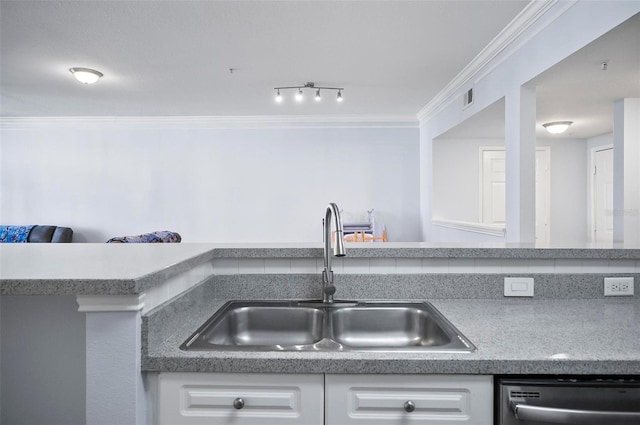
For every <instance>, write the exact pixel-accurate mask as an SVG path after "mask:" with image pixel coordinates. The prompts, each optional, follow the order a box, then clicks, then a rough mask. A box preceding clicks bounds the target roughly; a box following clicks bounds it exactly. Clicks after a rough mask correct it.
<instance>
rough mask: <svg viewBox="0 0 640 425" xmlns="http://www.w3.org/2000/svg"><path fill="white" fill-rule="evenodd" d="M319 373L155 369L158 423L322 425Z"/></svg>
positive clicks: (179, 424)
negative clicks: (171, 371)
mask: <svg viewBox="0 0 640 425" xmlns="http://www.w3.org/2000/svg"><path fill="white" fill-rule="evenodd" d="M323 381H324V379H323V375H287V374H283V375H274V374H236V373H220V374H219V373H161V374H160V376H159V378H158V423H159V425H181V424H184V425H191V424H194V425H195V424H207V425H211V424H234V425H245V424H260V425H286V424H300V425H322V423H323V419H324V418H323V401H324V400H323V398H324V394H323V384H324V383H323Z"/></svg>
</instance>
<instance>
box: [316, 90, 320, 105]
mask: <svg viewBox="0 0 640 425" xmlns="http://www.w3.org/2000/svg"><path fill="white" fill-rule="evenodd" d="M316 102H320V89H318V90H316Z"/></svg>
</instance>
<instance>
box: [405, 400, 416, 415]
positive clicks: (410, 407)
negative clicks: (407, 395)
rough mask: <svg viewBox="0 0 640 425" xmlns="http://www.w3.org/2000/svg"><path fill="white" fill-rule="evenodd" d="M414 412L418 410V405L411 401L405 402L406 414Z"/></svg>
mask: <svg viewBox="0 0 640 425" xmlns="http://www.w3.org/2000/svg"><path fill="white" fill-rule="evenodd" d="M414 410H416V404H415V403H414V402H413V401H411V400H409V401H405V402H404V411H405V412H409V413H411V412H413V411H414Z"/></svg>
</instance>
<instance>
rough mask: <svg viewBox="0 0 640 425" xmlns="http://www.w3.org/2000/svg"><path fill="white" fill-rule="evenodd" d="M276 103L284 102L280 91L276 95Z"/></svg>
mask: <svg viewBox="0 0 640 425" xmlns="http://www.w3.org/2000/svg"><path fill="white" fill-rule="evenodd" d="M276 102H278V103H280V102H282V95H281V94H280V90H278V93H277V94H276Z"/></svg>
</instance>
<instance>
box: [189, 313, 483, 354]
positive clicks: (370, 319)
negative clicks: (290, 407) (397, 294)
mask: <svg viewBox="0 0 640 425" xmlns="http://www.w3.org/2000/svg"><path fill="white" fill-rule="evenodd" d="M180 348H181V349H182V350H187V351H209V350H219V351H331V352H335V351H353V352H358V351H378V352H381V351H382V352H384V351H392V352H398V351H401V352H404V351H406V352H437V353H458V352H472V351H475V346H474V345H473V344H472V343H471V342H470V341H469V340H468V339H467V338H466V337H465V336H464V335H462V333H460V331H458V330H457V329H456V328H455V327H454V326H453V325H452V324H451V323H450V322H449V321H448V320H447V319H446V318H445V317H444V316H443V315H442V314H441V313H440V312H439V311H438V310H436V308H435V307H433V305H431V304H430V303H428V302H384V301H354V302H350V301H335V302H333V303H322V302H321V301H230V302H228V303H226V304H225V305H224V306H222V307H221V308H220V310H218V311H217V312H216V313H215V314H214V315H213V316H212V317H211V318H210V319H209V320H207V321H206V322H205V323H204V324H203V325H202V326H201V327H200V328H199V329H198V330H197V331H196V332H194V334H193V335H191V336H190V337H189V338H188V339H187V340H186V341H185V342H184V343H183V344H182V345H181V346H180Z"/></svg>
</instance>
